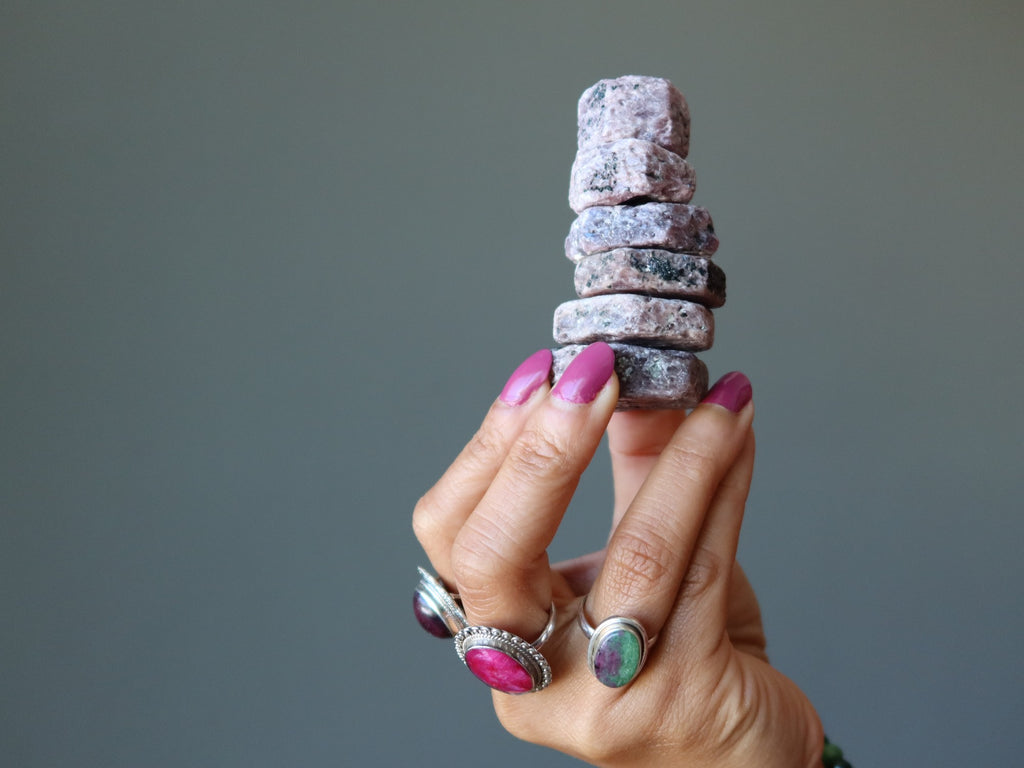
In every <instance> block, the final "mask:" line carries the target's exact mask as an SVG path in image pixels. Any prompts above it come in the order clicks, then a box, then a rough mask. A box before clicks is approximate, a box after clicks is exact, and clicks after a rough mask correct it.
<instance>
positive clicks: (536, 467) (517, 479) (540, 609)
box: [451, 343, 618, 640]
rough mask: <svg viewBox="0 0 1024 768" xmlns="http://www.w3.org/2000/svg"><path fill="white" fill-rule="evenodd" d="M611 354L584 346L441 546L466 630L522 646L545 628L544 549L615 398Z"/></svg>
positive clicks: (547, 575)
mask: <svg viewBox="0 0 1024 768" xmlns="http://www.w3.org/2000/svg"><path fill="white" fill-rule="evenodd" d="M613 369H614V353H613V352H612V350H611V348H610V347H608V345H607V344H602V343H597V344H593V345H591V346H589V347H587V349H585V350H584V351H583V352H581V353H580V354H579V355H578V356H577V357H576V359H575V360H573V362H572V363H571V364H570V365H569V366H568V368H566V370H565V372H564V373H563V374H562V376H561V378H560V379H559V381H558V384H557V385H556V386H555V387H554V389H553V390H552V391H551V392H550V394H549V395H548V396H547V397H544V398H542V399H541V401H540V402H538V403H537V405H536V406H535V407H534V409H533V410H532V412H531V413H530V414H529V417H528V419H527V421H526V423H525V424H524V425H523V427H522V429H521V430H520V432H519V434H518V436H517V437H516V439H515V440H514V441H513V443H512V445H511V446H510V447H509V449H508V454H507V456H506V457H505V459H504V461H502V463H501V465H500V467H499V468H498V470H497V472H496V473H495V475H494V477H493V479H492V481H491V482H490V485H489V487H488V488H487V490H486V492H485V493H484V494H483V496H482V498H481V499H480V501H479V503H477V505H476V507H475V509H474V510H473V511H472V513H471V514H470V515H469V516H468V518H466V520H465V523H464V525H463V526H462V528H461V529H460V531H459V532H458V534H457V535H456V537H455V540H454V542H453V544H452V547H451V568H452V573H453V575H454V579H455V584H456V586H457V587H458V590H459V594H460V595H461V597H462V601H463V605H464V607H465V609H466V614H467V616H468V618H469V619H470V621H471V622H472V623H474V624H482V625H485V626H492V627H499V628H501V629H506V630H508V631H510V632H513V633H515V634H517V635H519V636H520V637H523V638H524V639H527V640H531V639H533V637H534V636H536V634H537V633H538V632H539V630H540V628H541V627H543V626H544V624H545V622H546V621H547V616H548V611H549V608H550V605H551V593H552V585H551V571H550V566H549V563H548V560H547V554H546V550H547V547H548V545H549V544H550V543H551V540H552V538H554V535H555V532H556V530H557V528H558V525H559V523H560V522H561V519H562V516H563V514H564V513H565V510H566V508H567V507H568V505H569V500H570V498H571V497H572V494H573V492H574V491H575V489H576V486H577V484H578V482H579V478H580V475H581V474H582V473H583V470H584V469H585V468H586V466H587V464H588V463H589V462H590V460H591V458H592V457H593V455H594V451H595V450H596V449H597V446H598V444H599V443H600V440H601V436H602V434H603V433H604V430H605V427H606V426H607V423H608V419H609V418H610V417H611V414H612V411H613V410H614V408H615V403H616V400H617V398H618V382H617V380H616V378H615V377H614V376H613V375H612V373H613Z"/></svg>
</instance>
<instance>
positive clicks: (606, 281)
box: [576, 248, 725, 308]
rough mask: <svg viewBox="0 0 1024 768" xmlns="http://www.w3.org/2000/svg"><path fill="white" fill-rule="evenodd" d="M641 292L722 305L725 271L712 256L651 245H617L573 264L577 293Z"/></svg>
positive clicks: (584, 294)
mask: <svg viewBox="0 0 1024 768" xmlns="http://www.w3.org/2000/svg"><path fill="white" fill-rule="evenodd" d="M606 293H644V294H648V295H650V296H664V297H666V298H676V299H688V300H689V301H695V302H697V303H698V304H703V305H704V306H705V307H712V308H714V307H720V306H722V305H723V304H725V272H723V271H722V268H721V267H719V266H718V265H717V264H715V263H714V262H713V261H711V259H708V258H706V257H704V256H693V255H690V254H686V253H672V252H671V251H659V250H654V249H650V248H616V249H615V250H614V251H604V252H603V253H595V254H594V255H593V256H587V257H586V258H584V259H581V260H580V261H579V262H578V263H577V264H576V294H577V295H578V296H580V297H582V298H586V297H588V296H600V295H602V294H606Z"/></svg>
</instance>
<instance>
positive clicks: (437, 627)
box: [412, 592, 452, 637]
mask: <svg viewBox="0 0 1024 768" xmlns="http://www.w3.org/2000/svg"><path fill="white" fill-rule="evenodd" d="M412 610H413V612H414V613H415V614H416V621H418V622H419V623H420V626H421V627H423V628H424V629H425V630H427V632H429V633H430V634H432V635H433V636H434V637H451V636H452V633H451V632H450V631H449V630H448V625H447V624H445V623H444V619H442V618H441V617H440V616H438V615H437V613H436V612H435V611H434V609H433V608H431V607H430V605H429V604H428V603H427V601H426V600H424V599H423V595H421V594H420V593H419V592H414V593H413V596H412Z"/></svg>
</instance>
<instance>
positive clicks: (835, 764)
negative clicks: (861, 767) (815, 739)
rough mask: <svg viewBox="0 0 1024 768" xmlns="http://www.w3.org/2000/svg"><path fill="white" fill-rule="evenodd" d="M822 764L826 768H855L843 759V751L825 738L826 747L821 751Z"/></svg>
mask: <svg viewBox="0 0 1024 768" xmlns="http://www.w3.org/2000/svg"><path fill="white" fill-rule="evenodd" d="M821 764H822V765H823V766H825V768H853V766H852V765H850V763H849V762H847V761H846V760H844V759H843V750H841V749H840V748H839V747H837V746H836V745H835V744H833V743H832V742H831V741H829V740H828V736H826V737H825V747H824V749H822V750H821Z"/></svg>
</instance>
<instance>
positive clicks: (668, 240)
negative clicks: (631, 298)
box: [565, 203, 718, 261]
mask: <svg viewBox="0 0 1024 768" xmlns="http://www.w3.org/2000/svg"><path fill="white" fill-rule="evenodd" d="M614 248H658V249H661V250H666V251H675V252H676V253H692V254H695V255H698V256H710V255H712V254H713V253H714V252H715V251H716V250H718V238H717V237H716V236H715V226H714V223H713V222H712V221H711V214H710V213H708V211H707V209H706V208H699V207H697V206H695V205H686V204H683V203H644V204H643V205H596V206H594V207H593V208H587V209H586V210H585V211H583V212H582V213H581V214H580V215H579V216H577V217H576V220H575V221H573V223H572V226H571V227H569V236H568V237H567V238H565V255H566V256H568V257H569V258H570V259H572V260H573V261H579V260H580V259H582V258H583V257H584V256H590V255H591V254H594V253H601V252H602V251H610V250H612V249H614Z"/></svg>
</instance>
